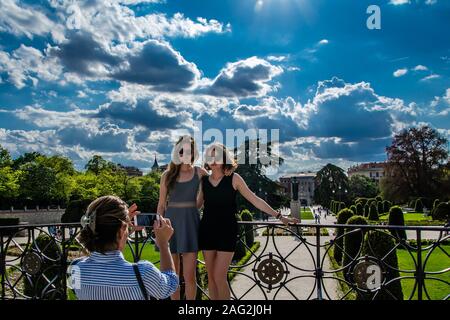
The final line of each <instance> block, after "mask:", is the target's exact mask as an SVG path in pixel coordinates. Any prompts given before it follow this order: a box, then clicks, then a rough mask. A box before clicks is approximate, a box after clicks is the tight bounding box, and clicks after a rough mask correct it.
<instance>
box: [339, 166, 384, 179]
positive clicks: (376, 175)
mask: <svg viewBox="0 0 450 320" xmlns="http://www.w3.org/2000/svg"><path fill="white" fill-rule="evenodd" d="M347 174H348V177H349V178H350V177H351V176H353V175H355V174H360V175H363V176H366V177H368V178H370V179H372V180H374V181H376V182H379V181H380V179H381V178H383V177H384V176H385V175H386V162H369V163H361V164H358V165H355V166H352V167H350V168H348V170H347Z"/></svg>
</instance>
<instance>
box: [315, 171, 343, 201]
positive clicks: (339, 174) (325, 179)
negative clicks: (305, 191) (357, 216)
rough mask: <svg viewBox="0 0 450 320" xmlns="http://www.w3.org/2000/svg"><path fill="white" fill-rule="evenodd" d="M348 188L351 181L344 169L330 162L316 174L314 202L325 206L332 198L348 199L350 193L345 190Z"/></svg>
mask: <svg viewBox="0 0 450 320" xmlns="http://www.w3.org/2000/svg"><path fill="white" fill-rule="evenodd" d="M348 190H349V181H348V178H347V176H346V174H345V172H344V170H343V169H342V168H340V167H338V166H335V165H333V164H331V163H328V164H327V165H326V166H324V167H323V168H322V169H320V170H319V171H318V172H317V174H316V189H315V190H314V202H315V203H318V204H320V205H322V206H324V207H325V206H326V205H327V204H328V202H329V201H330V199H337V200H339V201H342V200H344V201H347V200H348V199H347V197H348V195H347V193H346V192H345V191H348ZM333 191H334V192H333Z"/></svg>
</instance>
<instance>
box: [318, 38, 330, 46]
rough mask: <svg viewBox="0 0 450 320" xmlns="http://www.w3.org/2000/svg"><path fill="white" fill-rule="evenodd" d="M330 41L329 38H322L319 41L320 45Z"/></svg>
mask: <svg viewBox="0 0 450 320" xmlns="http://www.w3.org/2000/svg"><path fill="white" fill-rule="evenodd" d="M328 42H329V41H328V40H327V39H322V40H320V41H319V42H318V45H325V44H328Z"/></svg>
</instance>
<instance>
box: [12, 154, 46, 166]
mask: <svg viewBox="0 0 450 320" xmlns="http://www.w3.org/2000/svg"><path fill="white" fill-rule="evenodd" d="M40 156H42V154H40V153H39V152H36V151H33V152H27V153H24V154H23V155H21V156H19V157H18V158H17V159H14V160H13V164H12V168H13V169H14V170H18V169H20V167H21V166H22V165H24V164H27V163H30V162H35V161H36V159H37V158H38V157H40Z"/></svg>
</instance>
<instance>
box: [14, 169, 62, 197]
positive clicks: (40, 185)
mask: <svg viewBox="0 0 450 320" xmlns="http://www.w3.org/2000/svg"><path fill="white" fill-rule="evenodd" d="M21 169H22V171H23V174H22V175H21V179H20V191H21V196H22V197H23V198H30V199H31V200H33V201H34V203H35V204H41V205H48V204H49V203H50V202H51V201H52V200H53V194H54V190H55V187H56V174H55V172H54V170H53V169H51V168H48V167H46V166H44V165H43V164H42V163H37V162H29V163H26V164H24V165H22V166H21Z"/></svg>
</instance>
